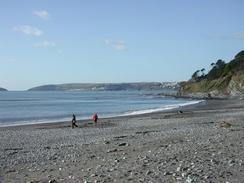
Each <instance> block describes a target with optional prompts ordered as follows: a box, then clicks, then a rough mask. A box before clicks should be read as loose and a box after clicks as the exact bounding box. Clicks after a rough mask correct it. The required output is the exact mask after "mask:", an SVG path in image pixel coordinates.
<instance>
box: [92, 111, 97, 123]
mask: <svg viewBox="0 0 244 183" xmlns="http://www.w3.org/2000/svg"><path fill="white" fill-rule="evenodd" d="M92 120H93V121H94V122H95V123H97V120H98V116H97V113H95V114H93V116H92Z"/></svg>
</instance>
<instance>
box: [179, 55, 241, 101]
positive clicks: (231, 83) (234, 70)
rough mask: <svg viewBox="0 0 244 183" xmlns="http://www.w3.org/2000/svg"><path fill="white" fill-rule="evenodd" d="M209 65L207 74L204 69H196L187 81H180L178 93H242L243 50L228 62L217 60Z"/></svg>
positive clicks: (221, 94) (220, 94) (211, 94)
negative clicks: (209, 68) (210, 67)
mask: <svg viewBox="0 0 244 183" xmlns="http://www.w3.org/2000/svg"><path fill="white" fill-rule="evenodd" d="M211 66H212V69H211V70H210V71H209V72H208V73H207V74H204V72H203V71H204V70H205V69H202V70H198V71H196V72H195V73H193V75H192V78H191V79H190V80H189V81H187V82H182V83H181V86H180V89H179V95H183V96H186V95H202V96H205V97H206V96H207V97H226V96H240V95H243V94H244V51H241V52H239V53H238V54H237V55H236V56H235V57H234V59H233V60H231V61H230V62H229V63H225V62H224V61H223V60H218V61H217V62H216V63H212V64H211ZM200 71H201V72H202V74H201V75H200V74H199V73H200Z"/></svg>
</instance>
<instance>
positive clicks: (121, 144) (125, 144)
mask: <svg viewBox="0 0 244 183" xmlns="http://www.w3.org/2000/svg"><path fill="white" fill-rule="evenodd" d="M119 146H128V144H127V143H125V142H124V143H120V144H119Z"/></svg>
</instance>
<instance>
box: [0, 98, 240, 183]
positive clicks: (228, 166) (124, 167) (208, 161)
mask: <svg viewBox="0 0 244 183" xmlns="http://www.w3.org/2000/svg"><path fill="white" fill-rule="evenodd" d="M181 110H182V111H183V113H178V112H177V111H171V112H164V113H155V114H146V115H141V116H134V117H121V118H110V119H102V120H100V121H99V123H98V124H97V125H94V124H93V123H91V122H88V121H86V122H82V123H80V124H79V126H80V127H79V128H75V129H71V128H70V127H69V124H67V123H58V124H46V125H32V126H22V127H8V128H0V138H1V139H0V142H1V146H0V157H1V159H0V182H187V183H190V182H230V183H232V182H244V144H243V143H244V101H243V100H219V101H214V100H212V101H208V102H207V104H206V105H202V106H198V107H188V108H184V109H181Z"/></svg>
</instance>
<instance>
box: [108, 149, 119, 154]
mask: <svg viewBox="0 0 244 183" xmlns="http://www.w3.org/2000/svg"><path fill="white" fill-rule="evenodd" d="M111 152H118V149H109V150H108V151H107V153H111Z"/></svg>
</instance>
